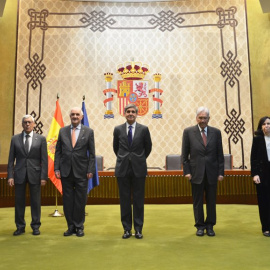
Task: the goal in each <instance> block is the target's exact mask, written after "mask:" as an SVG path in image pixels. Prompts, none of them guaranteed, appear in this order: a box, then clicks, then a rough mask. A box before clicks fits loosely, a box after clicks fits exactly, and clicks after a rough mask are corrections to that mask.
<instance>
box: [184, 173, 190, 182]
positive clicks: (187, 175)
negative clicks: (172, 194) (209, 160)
mask: <svg viewBox="0 0 270 270" xmlns="http://www.w3.org/2000/svg"><path fill="white" fill-rule="evenodd" d="M185 177H187V178H188V180H189V181H190V180H191V174H190V173H189V174H186V175H185Z"/></svg>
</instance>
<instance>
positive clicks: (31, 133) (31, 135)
mask: <svg viewBox="0 0 270 270" xmlns="http://www.w3.org/2000/svg"><path fill="white" fill-rule="evenodd" d="M33 134H34V131H33V130H32V131H31V132H30V133H29V134H27V133H26V132H25V131H24V132H23V137H25V136H26V135H29V136H30V137H31V138H32V137H33Z"/></svg>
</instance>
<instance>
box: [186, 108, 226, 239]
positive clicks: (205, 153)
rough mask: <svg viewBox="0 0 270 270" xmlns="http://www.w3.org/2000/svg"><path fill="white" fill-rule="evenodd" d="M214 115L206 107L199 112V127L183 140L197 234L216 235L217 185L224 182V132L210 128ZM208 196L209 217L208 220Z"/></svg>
mask: <svg viewBox="0 0 270 270" xmlns="http://www.w3.org/2000/svg"><path fill="white" fill-rule="evenodd" d="M209 119H210V116H209V110H208V108H206V107H200V108H198V109H197V112H196V121H197V125H196V126H192V127H189V128H186V129H185V130H184V133H183V140H182V158H183V167H184V175H185V177H187V178H188V180H189V181H190V182H191V186H192V198H193V210H194V217H195V227H196V228H197V232H196V235H197V236H203V235H204V230H205V229H206V233H207V235H208V236H215V232H214V230H213V226H214V225H215V224H216V193H217V183H218V181H222V180H223V175H224V156H223V148H222V139H221V132H220V130H219V129H216V128H214V127H210V126H208V122H209ZM204 193H205V199H206V212H207V216H206V219H204V211H203V197H204Z"/></svg>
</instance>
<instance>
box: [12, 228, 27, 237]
mask: <svg viewBox="0 0 270 270" xmlns="http://www.w3.org/2000/svg"><path fill="white" fill-rule="evenodd" d="M24 233H25V229H17V230H16V231H15V232H14V233H13V235H14V236H18V235H21V234H24Z"/></svg>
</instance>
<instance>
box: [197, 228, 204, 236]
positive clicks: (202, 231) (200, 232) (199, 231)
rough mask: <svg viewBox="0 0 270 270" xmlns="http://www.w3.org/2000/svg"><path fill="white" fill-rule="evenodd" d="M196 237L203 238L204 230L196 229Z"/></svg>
mask: <svg viewBox="0 0 270 270" xmlns="http://www.w3.org/2000/svg"><path fill="white" fill-rule="evenodd" d="M196 235H197V236H204V230H203V229H198V230H197V232H196Z"/></svg>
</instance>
